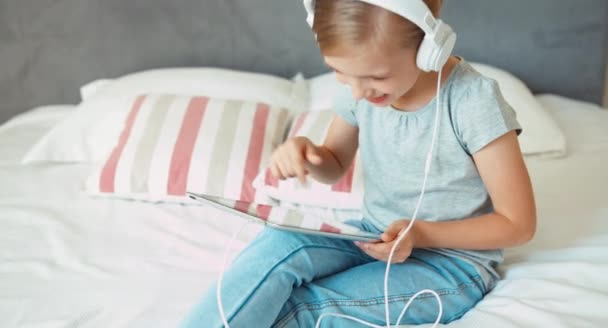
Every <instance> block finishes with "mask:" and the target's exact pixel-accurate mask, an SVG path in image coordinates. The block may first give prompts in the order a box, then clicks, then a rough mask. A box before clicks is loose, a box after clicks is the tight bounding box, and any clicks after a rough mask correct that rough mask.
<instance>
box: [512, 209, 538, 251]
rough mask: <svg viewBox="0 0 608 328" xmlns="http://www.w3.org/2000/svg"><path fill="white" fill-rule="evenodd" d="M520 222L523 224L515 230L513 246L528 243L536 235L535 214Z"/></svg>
mask: <svg viewBox="0 0 608 328" xmlns="http://www.w3.org/2000/svg"><path fill="white" fill-rule="evenodd" d="M522 221H523V222H525V223H524V224H521V225H520V226H519V227H518V229H515V231H516V234H517V236H516V238H515V240H516V245H515V246H520V245H524V244H527V243H529V242H530V241H532V240H533V239H534V236H535V235H536V214H532V215H529V216H528V217H527V218H526V219H525V220H522Z"/></svg>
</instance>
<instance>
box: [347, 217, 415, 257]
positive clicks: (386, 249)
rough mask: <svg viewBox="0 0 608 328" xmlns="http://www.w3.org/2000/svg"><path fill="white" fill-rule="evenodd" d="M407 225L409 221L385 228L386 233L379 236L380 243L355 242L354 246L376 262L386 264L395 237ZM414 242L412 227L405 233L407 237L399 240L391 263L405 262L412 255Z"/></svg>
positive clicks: (399, 221) (400, 221) (402, 221)
mask: <svg viewBox="0 0 608 328" xmlns="http://www.w3.org/2000/svg"><path fill="white" fill-rule="evenodd" d="M409 224H410V221H409V220H398V221H395V222H393V223H391V225H389V226H388V228H386V231H385V232H384V233H383V234H382V235H381V236H380V238H381V239H382V241H378V242H375V243H365V242H355V245H357V246H358V247H359V248H361V250H362V251H363V252H365V253H366V254H367V255H369V256H371V257H373V258H375V259H376V260H379V261H384V262H387V261H388V256H389V255H390V253H391V249H392V248H393V245H394V244H395V242H396V241H397V237H398V236H399V234H400V233H401V232H403V231H404V230H405V228H407V226H408V225H409ZM415 240H416V234H415V230H414V227H412V229H410V231H409V232H408V233H407V236H405V238H403V240H401V242H400V243H399V245H398V246H397V249H395V253H394V254H393V258H392V260H391V263H400V262H405V260H407V258H408V257H410V254H412V249H413V248H414V242H415Z"/></svg>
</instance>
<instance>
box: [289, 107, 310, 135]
mask: <svg viewBox="0 0 608 328" xmlns="http://www.w3.org/2000/svg"><path fill="white" fill-rule="evenodd" d="M307 116H308V112H304V113H302V114H300V116H298V119H297V120H296V124H295V125H294V127H293V129H291V133H290V134H289V137H290V138H293V137H295V136H297V135H298V132H300V129H301V128H302V125H303V124H304V121H305V120H306V117H307Z"/></svg>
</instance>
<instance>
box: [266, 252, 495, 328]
mask: <svg viewBox="0 0 608 328" xmlns="http://www.w3.org/2000/svg"><path fill="white" fill-rule="evenodd" d="M385 270H386V262H380V261H378V262H370V263H368V264H364V265H360V266H357V267H354V268H351V269H348V270H346V271H343V272H340V273H337V274H335V275H333V276H329V277H325V278H322V279H318V280H315V281H313V282H312V283H306V284H304V285H302V286H301V287H299V288H297V289H295V290H294V291H293V293H292V295H291V297H290V298H289V300H288V301H287V303H286V304H285V306H284V307H283V309H282V310H281V312H280V313H279V316H278V319H277V321H276V322H275V324H274V325H273V327H277V328H278V327H281V328H283V327H289V328H295V327H300V328H311V327H315V324H316V322H317V320H318V318H319V316H321V315H322V314H323V313H341V314H346V315H350V316H354V317H357V318H359V319H363V320H365V321H368V322H371V323H373V324H376V325H380V326H382V325H385V322H386V319H385V309H384V274H385ZM389 277H390V278H389V284H388V289H389V303H390V305H389V308H390V320H391V325H395V324H396V321H397V318H398V317H399V315H400V314H401V311H402V309H403V307H404V306H405V303H407V301H408V300H409V299H410V297H411V296H413V295H414V294H416V293H417V292H418V291H420V290H422V289H432V290H435V291H436V292H437V293H438V294H439V296H440V297H441V301H442V303H443V315H442V317H441V322H442V323H447V322H450V321H452V320H455V319H458V318H460V317H461V316H462V315H463V314H464V313H465V312H466V311H468V310H469V309H470V308H472V307H473V306H474V305H475V304H476V303H477V302H478V301H479V300H481V299H482V297H483V295H484V293H485V289H484V284H483V282H482V279H481V277H480V276H479V274H478V273H477V271H476V270H475V269H474V267H473V266H471V265H469V264H467V263H465V262H463V261H461V260H458V259H455V258H451V257H448V256H444V255H441V254H438V253H435V252H432V251H428V250H422V249H417V250H414V252H413V253H412V256H411V257H410V258H409V259H407V260H406V261H405V262H404V263H400V264H393V265H391V272H390V276H389ZM438 309H439V308H438V304H437V301H436V298H435V297H434V296H433V295H432V294H423V295H420V296H419V297H417V298H416V299H415V300H414V301H413V303H412V304H411V305H410V307H409V309H408V311H407V312H406V314H405V315H404V317H403V320H402V322H401V324H422V323H432V322H434V321H435V319H436V318H437V314H438ZM321 327H340V328H342V327H365V326H364V325H362V324H360V323H356V322H354V321H350V320H347V319H344V318H335V317H330V318H324V319H323V321H322V322H321Z"/></svg>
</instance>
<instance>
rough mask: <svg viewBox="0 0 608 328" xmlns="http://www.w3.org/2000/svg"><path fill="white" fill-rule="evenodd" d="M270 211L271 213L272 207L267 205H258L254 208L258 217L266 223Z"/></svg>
mask: <svg viewBox="0 0 608 328" xmlns="http://www.w3.org/2000/svg"><path fill="white" fill-rule="evenodd" d="M270 211H272V206H269V205H258V207H257V208H256V212H257V214H258V217H259V218H260V219H262V220H264V221H268V217H270Z"/></svg>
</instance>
